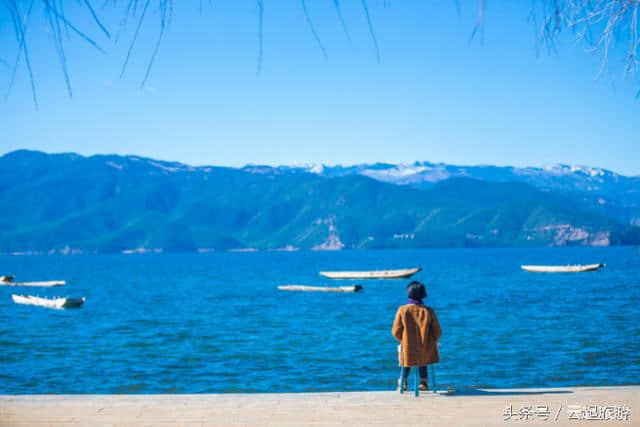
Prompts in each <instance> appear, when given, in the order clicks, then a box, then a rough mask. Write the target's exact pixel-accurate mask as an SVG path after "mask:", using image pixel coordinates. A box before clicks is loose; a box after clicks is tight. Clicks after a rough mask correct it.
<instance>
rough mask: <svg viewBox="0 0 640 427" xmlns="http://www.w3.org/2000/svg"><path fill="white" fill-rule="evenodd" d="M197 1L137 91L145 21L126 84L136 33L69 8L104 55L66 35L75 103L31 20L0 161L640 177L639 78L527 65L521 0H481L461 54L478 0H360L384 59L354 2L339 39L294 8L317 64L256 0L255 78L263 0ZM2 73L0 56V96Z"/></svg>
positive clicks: (585, 67) (275, 13)
mask: <svg viewBox="0 0 640 427" xmlns="http://www.w3.org/2000/svg"><path fill="white" fill-rule="evenodd" d="M25 3H26V2H25ZM80 3H82V2H80ZM93 3H96V5H99V4H102V3H105V2H102V1H99V2H97V1H96V2H93ZM106 3H109V2H106ZM121 3H126V2H121ZM140 3H144V2H140ZM202 3H203V7H202V12H201V13H200V10H199V1H198V0H193V1H187V0H185V1H180V2H177V1H175V2H174V11H173V17H172V21H171V23H170V26H169V27H168V29H167V31H166V33H165V38H164V40H163V42H162V45H161V47H160V51H159V53H158V56H157V59H156V62H155V65H154V67H153V68H152V70H151V74H150V77H149V80H148V83H147V86H146V87H145V88H143V89H141V88H140V82H141V80H142V79H143V76H144V73H145V69H146V66H147V64H148V61H149V57H150V56H151V53H152V51H153V43H154V40H155V37H156V35H157V33H158V31H159V25H158V23H157V20H158V14H157V11H156V10H155V9H154V10H150V11H149V19H148V20H147V21H146V22H145V23H144V24H143V26H142V33H141V34H142V35H141V38H140V42H139V44H137V45H136V46H135V48H134V50H133V54H132V58H131V61H130V64H129V67H128V69H127V71H126V73H125V75H124V77H123V78H120V77H119V74H120V69H121V67H122V64H123V62H124V57H125V55H126V50H127V46H128V43H127V42H128V41H129V40H130V39H131V36H132V33H133V30H134V29H135V25H134V23H132V22H129V23H128V24H127V26H126V27H125V30H124V31H122V32H121V33H120V34H119V40H118V41H117V43H116V42H115V40H107V39H106V38H105V37H101V36H100V33H99V31H98V30H97V28H96V27H95V25H91V20H90V16H88V14H87V13H86V12H85V13H83V12H82V11H79V10H74V9H71V10H68V13H69V15H70V18H71V20H72V21H73V22H74V23H76V24H77V26H78V27H80V28H82V29H87V30H88V32H89V33H90V34H92V35H94V36H96V40H99V42H100V44H101V46H102V47H103V48H104V49H105V50H106V51H107V54H101V53H99V52H98V51H96V50H95V49H93V48H91V47H89V46H88V45H87V44H86V43H84V42H83V41H82V40H80V39H78V38H77V37H75V36H74V35H73V34H70V35H69V37H68V38H67V37H66V36H65V38H64V42H65V47H66V56H67V62H68V66H69V71H70V78H71V85H72V88H73V98H71V99H70V98H69V97H68V96H67V94H66V89H65V85H64V77H63V74H62V72H61V68H60V66H59V63H58V59H57V56H56V53H55V48H54V45H53V43H52V41H51V36H52V35H51V34H50V33H48V32H47V31H45V24H44V21H43V20H42V12H41V11H40V10H38V11H36V12H35V13H34V19H33V20H32V25H31V27H30V30H29V33H28V39H29V47H30V54H31V59H32V63H33V69H34V76H35V81H36V86H37V95H38V101H39V108H38V110H36V109H35V108H34V104H33V102H32V99H31V93H30V88H29V82H28V79H27V73H26V69H25V68H24V66H23V65H21V67H20V69H19V73H18V76H17V79H16V83H15V85H14V87H13V89H12V90H11V92H10V93H9V95H8V97H7V98H6V99H0V129H2V132H1V133H0V154H1V153H5V152H8V151H12V150H15V149H19V148H29V149H38V150H44V151H47V152H61V151H73V152H79V153H81V154H94V153H119V154H127V153H130V154H139V155H144V156H150V157H155V158H159V159H164V160H177V161H182V162H186V163H190V164H195V165H202V164H214V165H229V166H239V165H243V164H246V163H265V164H301V163H316V162H322V163H328V164H336V163H341V164H353V163H361V162H376V161H381V162H395V163H397V162H412V161H415V160H429V161H434V162H440V161H442V162H447V163H456V164H480V163H482V164H497V165H517V166H524V165H533V166H536V165H543V164H549V163H568V164H584V165H590V166H600V167H606V168H608V169H612V170H614V171H617V172H620V173H624V174H627V175H638V174H640V100H638V99H635V97H634V96H635V93H636V91H637V90H638V86H637V84H636V83H634V82H633V81H629V80H628V79H627V80H626V81H625V80H623V79H622V65H621V64H620V62H617V59H616V58H615V57H614V59H612V63H610V72H609V74H606V75H605V77H604V78H603V79H601V80H598V81H597V80H596V76H597V74H598V61H597V59H596V58H594V57H593V56H592V55H590V54H588V53H585V52H584V50H583V48H582V46H581V45H576V44H575V43H574V42H573V41H572V38H571V37H570V35H566V36H563V38H562V39H561V40H560V41H561V43H560V44H559V46H558V55H554V56H549V55H547V53H546V51H545V50H542V51H541V53H540V55H537V54H536V49H535V35H534V29H533V27H532V25H531V24H530V23H528V22H527V16H528V14H529V7H530V2H528V1H501V2H497V1H496V2H486V3H488V5H487V9H486V11H485V15H486V18H485V25H484V37H483V40H482V43H480V38H477V39H476V40H475V41H474V42H473V43H471V44H469V43H468V39H469V35H470V33H471V31H472V29H473V26H474V23H475V19H476V13H477V11H476V8H477V1H475V0H469V1H462V2H461V3H462V12H461V15H460V16H459V15H458V14H457V13H456V7H455V1H454V0H436V1H417V0H416V1H382V0H368V2H367V4H368V5H369V12H370V15H371V20H372V23H373V26H374V28H375V35H376V37H377V41H378V44H379V53H380V61H379V63H378V62H377V61H376V52H375V49H374V44H373V43H372V39H371V36H370V34H369V31H368V27H367V23H366V19H365V15H364V13H363V10H362V8H361V2H360V1H355V0H353V1H346V0H344V1H342V2H340V3H341V4H342V7H343V8H342V12H343V15H344V20H345V22H346V28H347V31H348V33H349V38H348V37H347V36H346V35H345V33H344V31H343V30H342V28H341V26H340V21H339V20H338V16H337V14H336V11H335V9H334V7H333V1H331V0H322V1H319V0H307V1H306V4H307V6H308V11H309V15H310V17H311V18H312V20H313V24H314V25H315V28H316V30H317V33H318V35H319V37H320V39H321V41H322V43H323V46H324V49H325V51H326V59H325V58H324V57H323V54H322V50H321V49H320V48H319V47H318V44H317V43H316V41H315V40H314V37H313V35H312V33H311V31H310V30H309V26H308V24H307V22H306V20H305V15H304V12H303V9H302V7H301V4H302V3H301V1H300V0H278V1H267V0H265V1H264V3H265V5H264V21H263V28H264V30H263V60H262V69H261V72H260V74H259V75H258V74H257V72H256V71H257V64H258V8H257V2H256V1H255V0H252V1H249V0H246V1H245V0H233V1H231V0H224V1H215V2H209V1H203V2H202ZM97 12H98V14H100V15H101V16H102V18H103V19H104V21H105V23H106V25H107V28H108V29H109V30H110V32H111V33H112V34H113V35H114V36H115V35H116V34H117V33H118V32H119V31H118V28H119V23H120V15H118V14H117V13H115V12H113V9H111V8H110V7H106V8H105V9H100V8H98V9H97ZM2 13H4V12H2ZM11 31H12V27H11V23H10V21H9V20H8V16H7V15H6V14H1V13H0V46H4V47H0V58H2V59H3V60H5V61H7V62H12V61H13V60H14V58H15V51H14V49H13V47H14V44H11V43H9V41H10V40H11V38H12V37H13V34H12V32H11ZM114 39H115V37H114ZM7 46H9V47H7ZM22 64H23V63H22ZM10 77H11V70H10V69H9V67H6V66H3V65H2V64H0V89H1V90H0V93H5V92H6V88H7V87H8V82H9V81H10Z"/></svg>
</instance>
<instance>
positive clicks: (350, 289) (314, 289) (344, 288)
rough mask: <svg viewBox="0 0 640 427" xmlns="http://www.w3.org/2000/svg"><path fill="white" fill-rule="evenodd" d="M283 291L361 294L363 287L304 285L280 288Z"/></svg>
mask: <svg viewBox="0 0 640 427" xmlns="http://www.w3.org/2000/svg"><path fill="white" fill-rule="evenodd" d="M278 289H279V290H281V291H300V292H360V291H361V290H362V286H360V285H354V286H335V287H329V286H304V285H284V286H278Z"/></svg>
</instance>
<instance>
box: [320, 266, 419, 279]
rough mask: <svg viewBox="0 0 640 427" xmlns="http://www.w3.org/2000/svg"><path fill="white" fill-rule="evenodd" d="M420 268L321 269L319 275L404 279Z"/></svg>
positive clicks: (344, 277) (341, 277) (332, 277)
mask: <svg viewBox="0 0 640 427" xmlns="http://www.w3.org/2000/svg"><path fill="white" fill-rule="evenodd" d="M420 270H422V268H420V267H416V268H403V269H400V270H372V271H321V272H320V275H321V276H324V277H328V278H329V279H406V278H408V277H411V276H413V275H414V274H416V273H417V272H418V271H420Z"/></svg>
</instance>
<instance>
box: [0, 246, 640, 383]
mask: <svg viewBox="0 0 640 427" xmlns="http://www.w3.org/2000/svg"><path fill="white" fill-rule="evenodd" d="M592 262H594V263H595V262H604V263H606V264H607V266H606V268H604V269H603V270H601V271H598V272H593V273H581V274H539V273H538V274H536V273H527V272H524V271H521V270H520V268H519V266H520V264H567V263H592ZM411 266H422V267H423V268H424V270H423V271H422V272H420V273H419V274H417V275H416V276H415V278H417V279H419V280H422V281H424V282H425V283H426V284H427V289H428V293H429V297H428V300H427V303H428V304H429V305H431V306H433V307H434V308H435V310H436V312H437V314H438V317H439V319H440V323H441V325H442V329H443V336H442V340H441V359H442V360H441V363H440V364H439V365H437V380H438V383H439V384H440V385H453V386H455V387H456V388H464V387H534V386H535V387H542V386H544V387H547V386H578V385H621V384H639V383H640V250H638V248H631V247H621V248H561V249H560V248H547V249H434V250H411V251H408V250H396V251H342V252H292V253H282V252H257V253H222V252H220V253H208V254H145V255H79V256H0V274H15V275H16V276H17V279H18V280H22V281H28V280H48V279H65V280H67V282H68V283H67V286H66V287H62V288H52V289H44V288H9V287H0V393H204V392H299V391H349V390H387V389H391V388H393V387H394V386H395V381H396V377H397V375H398V368H397V358H396V344H395V341H394V340H393V338H392V337H391V335H390V328H391V323H392V321H393V317H394V314H395V311H396V309H397V307H398V306H399V305H401V304H404V303H405V301H406V297H405V286H406V284H407V283H408V280H387V281H360V282H347V283H361V284H363V285H364V291H363V292H360V293H357V294H334V293H308V292H302V293H295V292H283V291H278V290H277V289H276V286H277V285H280V284H308V285H323V284H330V285H338V284H343V283H345V282H342V281H340V282H337V281H330V280H329V279H323V278H321V277H320V276H318V271H320V270H340V269H350V270H351V269H379V268H402V267H411ZM12 293H30V294H39V295H42V296H45V295H46V296H54V295H62V296H66V295H68V296H85V297H87V302H86V303H85V305H84V307H83V308H81V309H77V310H51V309H46V308H41V307H33V306H22V305H17V304H14V303H13V302H12V301H11V294H12Z"/></svg>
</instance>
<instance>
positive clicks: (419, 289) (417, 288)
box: [407, 280, 427, 301]
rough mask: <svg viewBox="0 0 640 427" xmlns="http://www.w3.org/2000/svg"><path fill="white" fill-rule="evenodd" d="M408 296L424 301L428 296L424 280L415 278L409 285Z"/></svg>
mask: <svg viewBox="0 0 640 427" xmlns="http://www.w3.org/2000/svg"><path fill="white" fill-rule="evenodd" d="M407 296H408V297H409V298H411V299H415V300H420V301H422V300H423V299H425V298H426V297H427V290H426V289H425V288H424V285H423V284H422V282H418V281H417V280H414V281H413V282H411V283H409V285H407Z"/></svg>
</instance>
